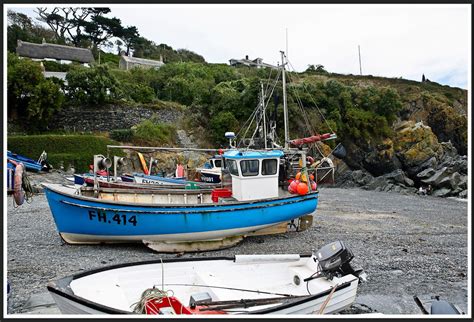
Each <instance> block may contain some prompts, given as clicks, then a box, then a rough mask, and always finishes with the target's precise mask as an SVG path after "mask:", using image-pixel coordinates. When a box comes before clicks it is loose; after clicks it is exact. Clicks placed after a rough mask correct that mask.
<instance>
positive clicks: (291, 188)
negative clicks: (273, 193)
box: [288, 180, 300, 193]
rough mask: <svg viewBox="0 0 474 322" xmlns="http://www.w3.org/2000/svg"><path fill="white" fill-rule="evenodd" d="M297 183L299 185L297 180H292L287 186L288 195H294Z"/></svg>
mask: <svg viewBox="0 0 474 322" xmlns="http://www.w3.org/2000/svg"><path fill="white" fill-rule="evenodd" d="M299 183H300V182H299V181H298V180H293V181H292V182H291V183H290V185H289V186H288V191H289V192H290V193H296V191H297V187H298V184H299Z"/></svg>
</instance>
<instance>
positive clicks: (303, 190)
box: [296, 182, 309, 195]
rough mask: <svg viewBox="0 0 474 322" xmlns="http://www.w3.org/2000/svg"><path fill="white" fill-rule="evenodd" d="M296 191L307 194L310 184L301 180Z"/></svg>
mask: <svg viewBox="0 0 474 322" xmlns="http://www.w3.org/2000/svg"><path fill="white" fill-rule="evenodd" d="M296 191H297V192H298V194H299V195H305V194H307V193H308V191H309V190H308V185H307V184H306V183H304V182H300V183H299V184H298V187H297V188H296Z"/></svg>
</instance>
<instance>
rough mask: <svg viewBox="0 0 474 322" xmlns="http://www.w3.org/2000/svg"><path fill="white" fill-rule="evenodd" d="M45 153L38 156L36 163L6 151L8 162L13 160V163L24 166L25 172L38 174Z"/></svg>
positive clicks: (41, 167)
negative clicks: (20, 163)
mask: <svg viewBox="0 0 474 322" xmlns="http://www.w3.org/2000/svg"><path fill="white" fill-rule="evenodd" d="M45 155H46V152H43V153H42V154H41V156H40V159H39V160H38V161H36V160H33V159H30V158H27V157H25V156H22V155H20V154H16V153H13V152H11V151H7V158H8V159H10V160H13V161H15V162H18V163H19V162H22V163H23V164H24V165H25V168H26V170H28V171H34V172H39V171H41V170H42V169H43V165H42V162H41V161H43V160H44V158H45Z"/></svg>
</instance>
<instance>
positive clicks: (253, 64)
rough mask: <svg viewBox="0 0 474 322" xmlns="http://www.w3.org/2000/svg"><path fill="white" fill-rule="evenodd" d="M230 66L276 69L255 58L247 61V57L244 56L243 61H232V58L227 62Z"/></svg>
mask: <svg viewBox="0 0 474 322" xmlns="http://www.w3.org/2000/svg"><path fill="white" fill-rule="evenodd" d="M229 64H230V66H234V67H237V66H248V67H255V68H274V69H276V68H278V67H277V66H274V65H271V64H267V63H264V62H263V59H262V58H255V59H253V60H250V59H249V56H248V55H246V56H245V58H244V59H234V58H232V59H231V60H229Z"/></svg>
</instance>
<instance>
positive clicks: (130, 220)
mask: <svg viewBox="0 0 474 322" xmlns="http://www.w3.org/2000/svg"><path fill="white" fill-rule="evenodd" d="M89 220H92V221H98V222H101V223H105V224H117V225H124V226H126V225H133V226H136V225H137V216H135V215H133V216H127V215H125V214H119V213H114V214H113V216H112V215H109V216H107V213H106V212H105V211H101V210H89Z"/></svg>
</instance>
